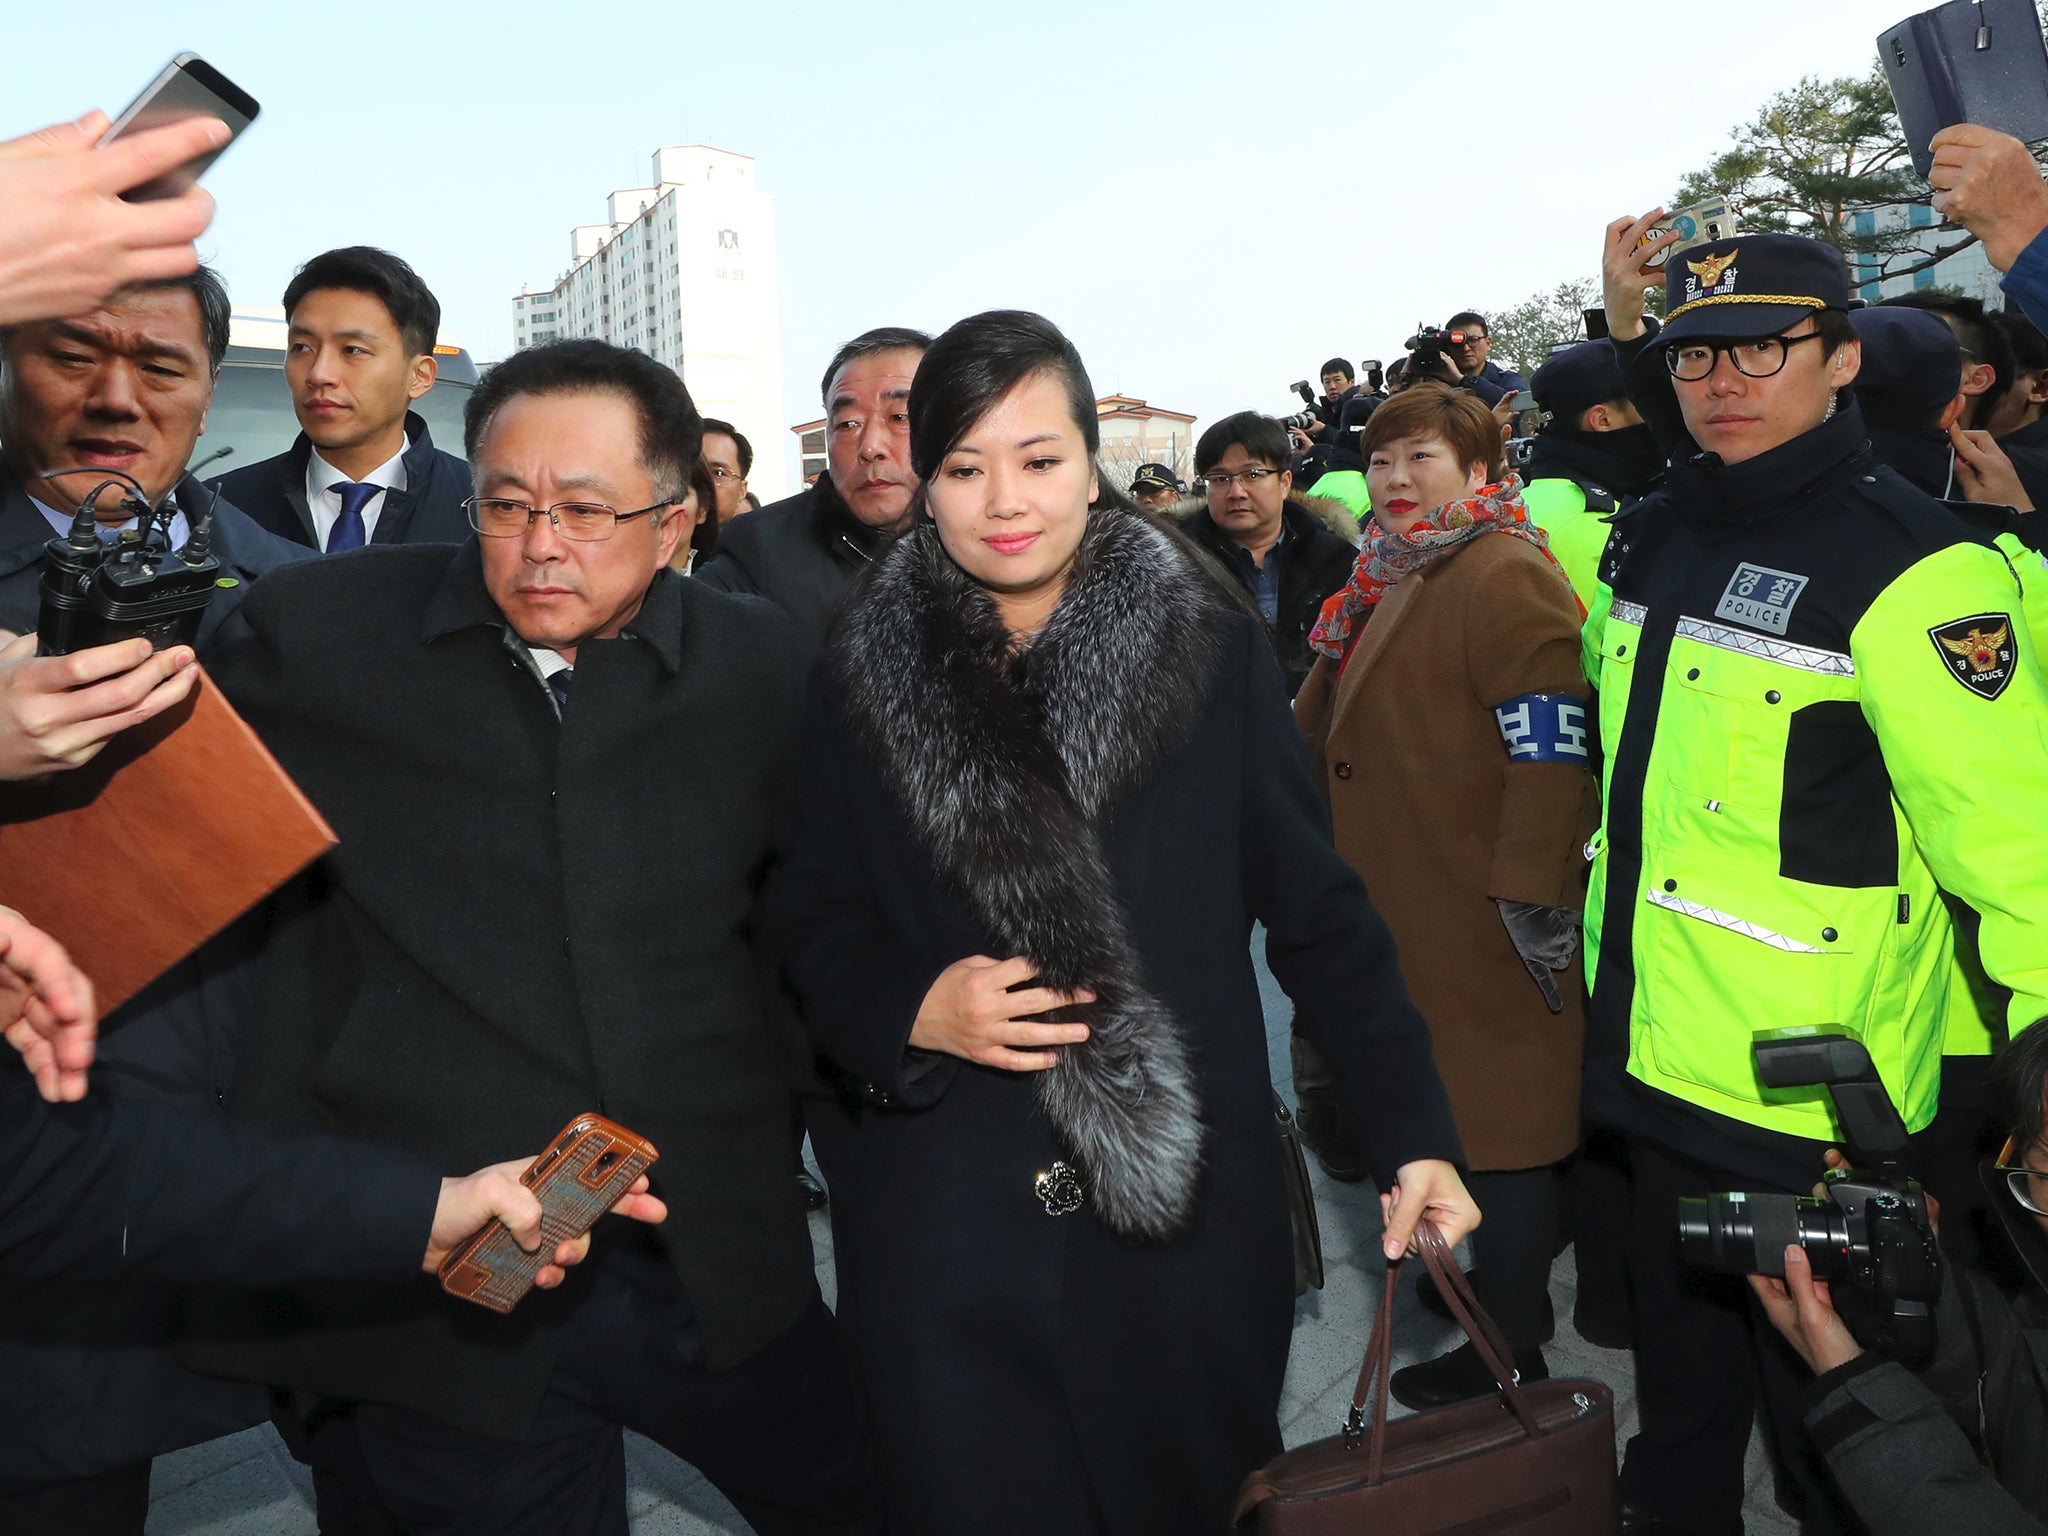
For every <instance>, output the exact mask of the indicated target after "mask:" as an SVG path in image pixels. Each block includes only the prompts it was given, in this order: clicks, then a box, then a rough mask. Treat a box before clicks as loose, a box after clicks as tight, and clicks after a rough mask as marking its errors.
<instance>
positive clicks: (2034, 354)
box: [1987, 309, 2048, 374]
mask: <svg viewBox="0 0 2048 1536" xmlns="http://www.w3.org/2000/svg"><path fill="white" fill-rule="evenodd" d="M1987 313H1988V315H1989V318H1990V320H1991V322H1992V324H1994V325H1996V326H1997V327H1998V328H1999V330H2001V331H2003V332H2004V333H2005V340H2006V345H2008V346H2010V347H2011V348H2012V360H2013V372H2014V373H2015V374H2021V373H2039V372H2041V371H2042V370H2043V369H2048V337H2044V336H2043V335H2042V334H2041V333H2040V332H2039V331H2038V330H2036V329H2035V328H2034V322H2033V321H2031V320H2029V319H2028V318H2027V317H2026V316H2025V315H2023V314H2021V313H2020V312H2019V311H2018V310H2016V309H1994V310H1990V311H1987Z"/></svg>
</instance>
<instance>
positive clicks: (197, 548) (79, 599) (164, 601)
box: [36, 466, 224, 656]
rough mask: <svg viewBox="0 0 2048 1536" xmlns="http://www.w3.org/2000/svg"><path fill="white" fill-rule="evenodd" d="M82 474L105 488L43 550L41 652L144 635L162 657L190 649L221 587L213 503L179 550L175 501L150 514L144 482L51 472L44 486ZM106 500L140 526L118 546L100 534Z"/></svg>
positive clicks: (112, 473)
mask: <svg viewBox="0 0 2048 1536" xmlns="http://www.w3.org/2000/svg"><path fill="white" fill-rule="evenodd" d="M82 474H91V475H98V476H99V477H100V483H99V484H98V485H96V486H94V487H93V488H92V490H91V491H89V492H88V493H87V494H86V495H85V497H84V498H83V499H81V500H80V502H79V503H78V513H77V515H76V516H75V517H73V518H72V520H71V531H70V533H69V534H68V535H65V536H63V537H59V538H53V539H51V540H50V542H49V543H47V544H45V545H44V546H43V581H42V607H41V610H40V612H39V613H38V614H37V617H36V654H37V655H39V656H64V655H68V654H69V653H70V652H72V651H83V650H87V649H89V648H90V647H92V646H95V645H107V644H110V643H111V642H113V641H116V640H133V639H135V638H136V637H137V636H140V637H142V638H144V639H146V640H148V641H149V642H150V644H151V645H153V646H155V647H156V648H157V649H158V650H162V649H163V648H164V647H166V646H171V645H190V644H191V643H192V642H193V640H194V639H195V638H196V637H197V635H198V633H199V621H200V619H201V618H202V617H203V616H204V615H205V613H206V605H207V603H208V602H209V601H211V600H212V598H213V592H214V588H215V587H216V586H218V585H220V584H221V583H222V582H223V580H224V578H223V577H222V575H221V569H220V561H219V560H218V559H216V558H215V557H214V555H213V553H212V545H213V503H212V502H211V501H209V502H208V503H207V505H206V510H205V511H204V512H202V513H201V514H200V515H199V516H198V517H197V518H196V519H194V520H193V522H192V525H191V534H190V536H189V537H188V538H187V539H186V540H185V547H184V548H183V549H179V550H173V549H172V548H171V532H170V530H171V519H172V518H173V517H174V516H175V515H176V513H177V508H176V506H175V505H174V504H173V502H172V500H171V497H170V496H169V495H166V496H165V497H164V503H163V505H162V506H161V507H151V506H150V504H149V497H148V495H147V494H146V493H145V492H144V491H143V489H142V486H141V485H140V483H138V482H137V481H136V480H135V479H134V478H133V477H132V476H130V475H125V474H123V473H121V472H120V471H119V470H114V469H96V468H92V467H89V466H88V467H85V468H81V469H53V470H50V471H49V472H48V473H46V474H45V475H43V476H42V478H43V479H45V480H54V479H56V478H58V477H59V476H61V475H82ZM109 492H118V493H119V494H120V496H121V497H122V510H123V511H124V512H125V513H126V514H127V516H128V517H131V518H133V519H134V520H135V526H134V527H133V528H129V529H124V530H123V531H122V533H121V536H120V537H119V538H118V539H116V540H115V541H114V542H113V543H111V544H109V543H105V542H103V541H102V540H101V538H100V535H99V526H98V524H99V514H98V508H99V501H100V497H102V496H104V495H106V494H108V493H109ZM218 494H219V493H218V492H216V493H215V496H216V499H217V498H218Z"/></svg>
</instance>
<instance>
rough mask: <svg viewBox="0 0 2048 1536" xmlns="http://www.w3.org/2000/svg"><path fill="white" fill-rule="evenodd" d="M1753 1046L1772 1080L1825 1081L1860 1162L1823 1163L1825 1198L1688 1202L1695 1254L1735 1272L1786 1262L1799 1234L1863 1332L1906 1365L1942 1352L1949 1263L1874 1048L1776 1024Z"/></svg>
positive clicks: (1852, 1325) (1688, 1254) (1688, 1251)
mask: <svg viewBox="0 0 2048 1536" xmlns="http://www.w3.org/2000/svg"><path fill="white" fill-rule="evenodd" d="M1753 1051H1754V1054H1755V1057H1756V1075H1757V1078H1758V1080H1759V1081H1760V1082H1762V1083H1763V1085H1764V1086H1765V1087H1767V1088H1809V1087H1819V1088H1822V1089H1824V1090H1825V1091H1826V1093H1827V1095H1828V1097H1829V1099H1830V1100H1831V1101H1832V1102H1833V1104H1834V1107H1835V1117H1836V1119H1837V1120H1839V1121H1840V1122H1841V1126H1842V1137H1843V1141H1844V1143H1845V1151H1846V1153H1847V1156H1848V1158H1849V1162H1850V1166H1849V1167H1847V1168H1830V1169H1829V1170H1828V1171H1827V1172H1826V1174H1825V1175H1823V1179H1822V1182H1823V1183H1824V1185H1825V1186H1826V1194H1825V1198H1814V1197H1810V1196H1802V1195H1781V1194H1739V1193H1738V1194H1714V1195H1708V1196H1707V1197H1706V1198H1705V1199H1689V1200H1680V1201H1679V1202H1678V1247H1679V1252H1680V1253H1681V1254H1682V1255H1683V1256H1684V1258H1685V1261H1686V1262H1687V1263H1689V1264H1696V1265H1698V1266H1699V1267H1701V1268H1703V1269H1712V1270H1718V1271H1719V1272H1721V1273H1722V1274H1730V1275H1772V1276H1776V1277H1777V1278H1779V1279H1783V1278H1784V1274H1785V1249H1786V1247H1787V1246H1788V1245H1790V1244H1795V1243H1796V1244H1797V1245H1798V1246H1799V1247H1800V1248H1801V1249H1802V1250H1804V1252H1805V1254H1806V1258H1807V1262H1808V1263H1809V1264H1811V1265H1812V1267H1813V1275H1814V1278H1815V1279H1816V1280H1828V1281H1833V1282H1836V1288H1835V1290H1834V1292H1833V1299H1834V1303H1835V1310H1836V1311H1837V1312H1839V1313H1840V1314H1841V1317H1842V1321H1843V1322H1844V1323H1846V1324H1847V1325H1848V1328H1849V1331H1850V1333H1852V1334H1854V1335H1855V1337H1856V1340H1857V1342H1858V1343H1860V1344H1862V1345H1863V1346H1864V1347H1865V1348H1867V1349H1874V1350H1877V1351H1879V1352H1880V1353H1882V1354H1885V1355H1888V1356H1890V1357H1892V1358H1893V1359H1896V1360H1899V1361H1901V1362H1903V1363H1905V1364H1907V1365H1913V1364H1915V1363H1925V1362H1926V1361H1927V1360H1930V1359H1932V1358H1933V1355H1934V1346H1935V1335H1934V1304H1935V1302H1936V1301H1938V1300H1939V1299H1940V1297H1941V1267H1940V1264H1939V1262H1938V1260H1937V1258H1936V1253H1935V1241H1934V1228H1933V1225H1932V1223H1931V1222H1930V1221H1929V1220H1928V1216H1927V1199H1926V1196H1925V1195H1924V1194H1923V1193H1922V1191H1921V1188H1920V1186H1919V1184H1918V1183H1917V1182H1915V1181H1914V1180H1913V1179H1911V1178H1908V1177H1907V1176H1906V1173H1905V1167H1904V1162H1903V1159H1904V1155H1905V1150H1906V1126H1905V1122H1904V1121H1903V1120H1901V1119H1900V1118H1899V1112H1898V1110H1897V1108H1895V1107H1894V1106H1893V1104H1892V1101H1891V1096H1890V1095H1889V1094H1887V1093H1886V1092H1885V1088H1884V1084H1883V1083H1882V1082H1880V1081H1879V1080H1878V1076H1877V1069H1876V1068H1875V1067H1874V1066H1872V1065H1871V1061H1870V1053H1869V1052H1868V1051H1867V1050H1865V1049H1864V1048H1863V1044H1862V1042H1861V1041H1859V1040H1856V1039H1853V1038H1851V1037H1850V1036H1849V1035H1846V1034H1839V1033H1832V1032H1826V1031H1816V1030H1809V1029H1785V1030H1773V1031H1770V1032H1769V1033H1767V1034H1764V1035H1762V1036H1760V1037H1759V1038H1758V1039H1757V1041H1756V1043H1755V1045H1754V1047H1753Z"/></svg>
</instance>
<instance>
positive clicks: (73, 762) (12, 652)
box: [0, 631, 199, 782]
mask: <svg viewBox="0 0 2048 1536" xmlns="http://www.w3.org/2000/svg"><path fill="white" fill-rule="evenodd" d="M4 633H5V632H4V631H0V634H4ZM192 662H193V657H192V649H191V647H190V646H184V645H176V646H172V647H171V648H170V649H169V650H165V651H152V650H151V649H150V644H149V642H148V641H147V640H121V641H117V642H115V643H114V644H112V645H99V646H94V647H93V648H92V649H91V650H86V651H74V652H72V653H71V654H70V655H69V656H38V655H36V638H35V636H34V635H22V636H20V637H19V638H16V639H13V640H12V641H11V642H10V643H9V644H8V645H7V646H6V647H5V648H4V649H0V781H5V782H13V781H16V780H21V779H39V778H43V777H45V776H47V775H49V774H52V773H57V772H60V771H62V770H63V769H66V768H76V767H78V766H79V765H80V764H82V763H86V762H89V761H91V760H92V759H93V758H94V757H95V756H97V755H98V754H99V751H100V749H101V748H102V747H104V746H106V744H107V743H108V742H109V741H111V740H112V739H113V738H114V737H115V736H118V735H119V734H120V733H121V732H122V731H125V730H127V729H128V728H129V727H131V726H136V725H140V724H142V722H143V721H145V720H149V719H152V718H154V717H155V716H157V715H160V714H162V713H163V712H164V711H165V710H167V709H169V708H170V707H171V706H172V705H173V704H176V703H178V702H179V701H180V700H181V699H183V698H184V697H185V695H186V694H188V693H190V692H191V691H192V685H193V683H194V682H195V681H197V679H198V676H199V674H198V672H197V670H196V669H195V668H194V667H193V664H192Z"/></svg>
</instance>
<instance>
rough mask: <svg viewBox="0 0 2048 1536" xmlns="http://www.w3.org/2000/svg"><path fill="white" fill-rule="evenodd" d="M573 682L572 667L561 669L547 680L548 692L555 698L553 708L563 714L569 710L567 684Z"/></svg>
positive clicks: (574, 677) (574, 676)
mask: <svg viewBox="0 0 2048 1536" xmlns="http://www.w3.org/2000/svg"><path fill="white" fill-rule="evenodd" d="M575 680H576V669H575V668H574V667H563V668H562V669H561V670H560V671H559V672H556V673H555V674H554V675H553V676H552V677H550V678H549V679H548V691H549V692H550V693H552V694H553V695H554V696H555V708H556V709H558V710H560V711H562V712H563V713H564V714H567V713H568V710H569V684H570V683H572V682H574V681H575Z"/></svg>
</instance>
